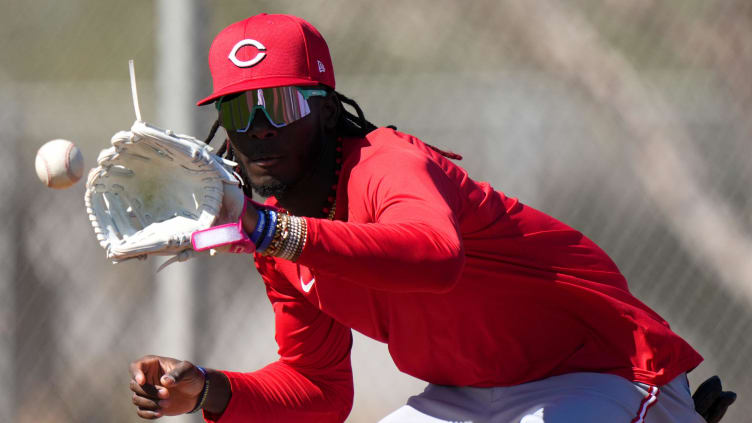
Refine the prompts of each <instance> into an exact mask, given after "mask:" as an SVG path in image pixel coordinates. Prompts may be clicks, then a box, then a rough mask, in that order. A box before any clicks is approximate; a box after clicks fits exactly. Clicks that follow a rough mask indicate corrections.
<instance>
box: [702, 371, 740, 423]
mask: <svg viewBox="0 0 752 423" xmlns="http://www.w3.org/2000/svg"><path fill="white" fill-rule="evenodd" d="M692 400H694V402H695V411H697V413H699V414H700V415H701V416H702V417H703V418H704V419H705V421H707V422H708V423H718V422H720V421H721V418H722V417H723V415H724V414H726V409H727V408H728V407H729V406H730V405H731V404H733V403H734V401H736V393H734V392H729V391H724V390H723V388H722V387H721V378H719V377H718V376H713V377H711V378H710V379H708V380H706V381H705V382H703V383H702V384H700V386H699V387H698V388H697V390H696V391H695V394H694V395H692Z"/></svg>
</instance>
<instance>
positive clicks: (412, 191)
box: [298, 149, 465, 292]
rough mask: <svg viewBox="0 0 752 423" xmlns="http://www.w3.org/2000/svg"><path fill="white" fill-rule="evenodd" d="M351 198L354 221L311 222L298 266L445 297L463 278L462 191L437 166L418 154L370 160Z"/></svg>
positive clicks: (356, 173) (358, 172) (357, 172)
mask: <svg viewBox="0 0 752 423" xmlns="http://www.w3.org/2000/svg"><path fill="white" fill-rule="evenodd" d="M347 193H348V194H347V195H348V198H349V200H348V208H349V210H348V213H349V216H350V218H351V219H349V221H348V222H340V221H329V220H326V219H315V218H306V223H307V225H308V237H307V241H306V246H305V248H304V250H303V252H302V254H301V255H300V257H299V258H298V263H301V264H304V265H306V266H309V267H311V268H315V269H316V271H317V272H318V273H319V274H321V275H328V276H330V277H336V278H339V279H340V280H346V281H348V282H352V283H355V284H360V285H363V286H365V287H367V288H370V289H377V290H383V291H392V292H444V291H446V290H449V289H451V288H452V287H453V286H454V284H455V283H456V282H457V281H458V280H459V277H460V274H461V271H462V267H463V265H464V259H465V257H464V250H463V246H462V242H461V236H460V231H459V223H458V218H457V215H458V213H459V210H461V205H460V204H461V203H460V199H459V188H458V187H457V184H456V183H455V182H454V181H453V180H452V178H451V177H450V176H449V175H448V173H447V170H446V169H444V168H442V167H441V166H440V164H439V163H437V161H435V160H433V159H432V158H431V157H430V156H428V155H427V154H423V153H422V152H421V151H419V150H417V149H414V151H413V150H406V151H405V150H404V149H403V150H398V151H387V152H385V153H383V154H377V155H374V156H371V157H369V158H367V159H365V160H364V161H363V162H361V163H359V164H358V165H357V166H355V167H354V168H353V170H352V172H351V174H350V177H349V180H348V191H347ZM322 279H323V278H322Z"/></svg>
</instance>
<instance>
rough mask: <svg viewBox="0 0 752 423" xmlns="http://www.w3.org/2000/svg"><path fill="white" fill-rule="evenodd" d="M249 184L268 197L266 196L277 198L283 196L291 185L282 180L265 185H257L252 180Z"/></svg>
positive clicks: (261, 194) (256, 191)
mask: <svg viewBox="0 0 752 423" xmlns="http://www.w3.org/2000/svg"><path fill="white" fill-rule="evenodd" d="M248 182H249V185H250V186H251V188H253V191H254V192H255V193H256V194H258V195H260V196H262V197H264V198H266V197H274V198H276V199H280V198H282V197H283V196H284V195H285V193H286V192H287V190H288V189H289V188H290V186H289V185H287V184H285V183H284V182H280V181H274V182H270V183H267V184H263V185H256V184H254V183H252V182H250V181H248Z"/></svg>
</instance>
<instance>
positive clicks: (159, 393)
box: [129, 379, 169, 399]
mask: <svg viewBox="0 0 752 423" xmlns="http://www.w3.org/2000/svg"><path fill="white" fill-rule="evenodd" d="M129 387H130V389H131V391H133V393H135V394H136V395H139V396H142V397H144V398H153V399H164V398H167V397H168V396H169V393H168V392H167V389H165V388H162V387H161V386H154V385H152V384H149V383H145V384H143V385H139V384H138V382H136V381H135V380H133V379H131V382H130V385H129Z"/></svg>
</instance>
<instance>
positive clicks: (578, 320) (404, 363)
mask: <svg viewBox="0 0 752 423" xmlns="http://www.w3.org/2000/svg"><path fill="white" fill-rule="evenodd" d="M271 203H272V204H273V203H274V201H271ZM306 221H307V224H308V238H307V242H306V244H305V249H304V250H303V253H302V254H301V256H300V257H299V259H298V261H297V263H293V262H290V261H286V260H281V259H276V258H271V257H262V256H260V255H256V257H255V259H256V266H257V268H258V269H259V271H260V273H261V275H262V277H263V279H264V282H265V284H266V288H267V292H268V295H269V299H270V300H271V302H272V305H273V308H274V312H275V316H276V340H277V343H278V345H279V354H280V360H279V361H278V362H276V363H273V364H271V365H269V366H267V367H265V368H263V369H261V370H259V371H256V372H252V373H232V372H226V374H227V375H228V377H229V379H230V383H231V388H232V398H231V400H230V403H229V404H228V406H227V409H226V410H225V412H224V414H223V415H222V416H221V418H220V419H219V421H221V422H232V421H244V422H247V421H275V422H287V421H290V422H292V421H296V422H297V421H343V420H344V419H345V418H346V417H347V415H348V413H349V411H350V408H351V406H352V399H353V387H352V372H351V369H350V348H351V343H352V338H351V334H350V329H355V330H357V331H359V332H361V333H363V334H365V335H367V336H369V337H371V338H374V339H376V340H379V341H382V342H385V343H387V344H388V345H389V352H390V354H391V356H392V358H393V360H394V362H395V364H396V365H397V367H398V368H399V369H400V370H401V371H403V372H405V373H407V374H410V375H412V376H415V377H417V378H419V379H422V380H425V381H427V382H431V383H435V384H441V385H456V386H475V387H491V386H509V385H515V384H520V383H524V382H529V381H533V380H537V379H541V378H545V377H548V376H553V375H558V374H563V373H569V372H602V373H611V374H616V375H620V376H623V377H625V378H627V379H629V380H632V381H639V382H644V383H647V384H651V385H662V384H665V383H668V382H669V381H670V380H672V379H673V378H674V377H675V376H677V375H678V374H680V373H681V372H684V371H687V370H690V369H692V368H694V367H695V366H697V365H698V364H699V363H700V362H701V361H702V358H701V357H700V355H699V354H698V353H697V352H696V351H695V350H693V349H692V347H690V346H689V345H688V344H687V343H686V342H685V341H684V340H682V339H681V338H680V337H679V336H677V335H676V334H674V333H673V332H672V331H671V329H670V328H669V325H668V324H667V323H666V322H665V321H664V320H663V319H662V318H661V317H660V316H659V315H658V314H656V313H655V312H653V311H652V310H651V309H650V308H648V307H647V306H646V305H644V304H643V303H641V302H640V301H639V300H637V299H636V298H635V297H633V296H632V295H631V294H630V293H629V290H628V287H627V283H626V281H625V279H624V277H623V276H622V275H621V273H620V272H619V270H618V269H617V267H616V265H615V264H614V263H613V262H612V261H611V259H610V258H609V257H608V256H607V255H606V254H605V253H604V252H603V251H602V250H601V249H600V248H599V247H598V246H596V245H595V244H594V243H593V242H592V241H590V240H589V239H588V238H586V237H585V236H583V235H582V234H581V233H580V232H578V231H576V230H574V229H572V228H570V227H568V226H567V225H565V224H563V223H561V222H559V221H557V220H555V219H553V218H551V217H549V216H547V215H545V214H543V213H541V212H539V211H537V210H535V209H533V208H531V207H528V206H526V205H524V204H522V203H521V202H519V201H518V200H517V199H514V198H510V197H507V196H505V195H504V194H503V193H501V192H499V191H495V190H494V189H493V188H492V187H491V186H489V185H488V184H487V183H482V182H476V181H474V180H472V179H470V177H469V176H468V175H467V172H466V171H465V170H464V169H462V168H460V167H459V166H457V165H455V164H454V163H452V162H450V161H449V160H447V159H445V158H444V157H443V156H441V155H440V154H438V153H436V152H434V151H433V150H432V149H430V148H429V147H427V146H426V145H425V144H423V143H422V142H421V141H420V140H418V139H416V138H414V137H412V136H409V135H406V134H403V133H400V132H397V131H393V130H391V129H387V128H381V129H378V130H376V131H373V132H372V133H370V134H369V135H368V136H367V137H365V138H364V139H348V140H346V141H345V143H344V151H343V165H342V172H341V174H340V181H339V185H338V191H337V215H336V219H335V221H329V220H326V219H314V218H306Z"/></svg>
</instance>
